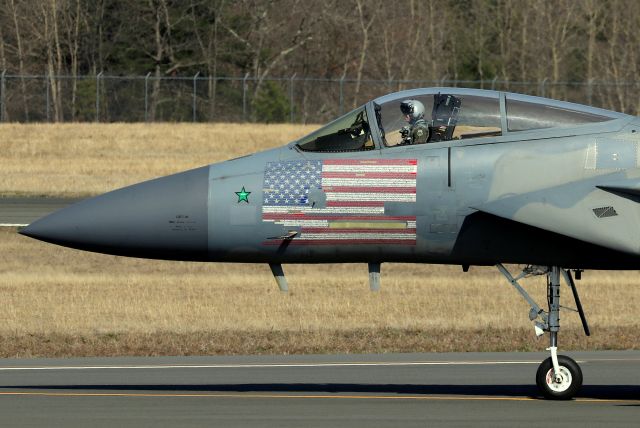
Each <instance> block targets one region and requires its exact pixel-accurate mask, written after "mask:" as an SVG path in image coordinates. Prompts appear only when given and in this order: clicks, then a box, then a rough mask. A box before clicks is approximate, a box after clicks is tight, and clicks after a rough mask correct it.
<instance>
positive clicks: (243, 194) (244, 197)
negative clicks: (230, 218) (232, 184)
mask: <svg viewBox="0 0 640 428" xmlns="http://www.w3.org/2000/svg"><path fill="white" fill-rule="evenodd" d="M234 193H235V194H236V195H238V203H240V202H242V201H245V202H246V203H249V195H250V194H251V192H247V191H246V190H244V186H242V190H241V191H239V192H234Z"/></svg>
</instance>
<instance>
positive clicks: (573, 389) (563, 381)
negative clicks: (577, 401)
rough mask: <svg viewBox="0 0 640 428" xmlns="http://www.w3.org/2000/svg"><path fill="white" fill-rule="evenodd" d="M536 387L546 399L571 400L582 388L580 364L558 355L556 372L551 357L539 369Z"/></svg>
mask: <svg viewBox="0 0 640 428" xmlns="http://www.w3.org/2000/svg"><path fill="white" fill-rule="evenodd" d="M536 385H538V389H539V390H540V392H541V393H542V395H543V396H544V397H545V398H549V399H552V400H570V399H571V398H573V397H574V396H575V395H576V393H577V392H578V390H579V389H580V386H582V370H580V366H579V365H578V363H576V362H575V361H574V360H573V359H571V358H569V357H567V356H566V355H558V369H557V370H556V369H554V368H553V361H552V360H551V357H549V358H547V359H546V360H544V361H543V362H542V364H540V366H539V367H538V371H537V372H536Z"/></svg>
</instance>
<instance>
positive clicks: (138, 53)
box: [0, 0, 640, 120]
mask: <svg viewBox="0 0 640 428" xmlns="http://www.w3.org/2000/svg"><path fill="white" fill-rule="evenodd" d="M0 5H1V6H0V72H1V71H2V70H6V73H8V74H13V75H47V76H49V78H50V79H51V80H50V85H48V89H47V90H48V91H49V93H50V101H49V102H50V103H51V106H52V109H53V114H54V119H57V120H61V119H62V114H63V110H64V109H63V100H64V102H67V101H68V99H71V102H72V103H75V100H76V98H78V97H79V91H80V92H82V91H83V90H85V91H89V92H91V91H92V90H94V89H93V88H84V89H83V88H82V87H78V82H77V81H76V80H75V79H72V80H71V81H70V83H65V82H66V81H63V80H60V79H56V78H55V77H54V76H57V75H58V76H59V75H68V76H71V77H74V76H78V75H97V74H98V73H100V72H103V73H104V74H109V75H146V74H147V73H151V76H153V77H155V79H153V80H152V81H151V88H150V101H149V103H150V104H149V109H150V112H149V114H150V115H152V116H153V115H154V114H155V111H154V109H156V108H157V103H158V100H159V96H160V95H159V94H160V85H161V80H160V79H159V78H160V77H163V76H194V75H195V74H196V73H200V74H199V75H200V76H210V77H217V76H245V75H249V76H251V77H252V79H255V81H253V84H252V86H251V92H252V93H251V99H252V100H257V99H260V94H264V93H268V94H269V97H270V98H273V97H278V96H279V97H285V96H286V95H285V93H284V91H285V89H282V88H281V87H276V88H274V85H270V84H269V82H270V80H269V79H270V78H273V77H288V76H293V75H295V76H296V77H323V78H337V79H340V78H347V79H350V81H351V82H352V85H351V88H350V91H349V92H348V99H347V100H346V102H347V104H349V105H351V104H356V103H359V102H361V101H363V99H362V98H363V95H367V96H368V95H370V94H369V93H367V94H363V87H364V82H366V81H367V80H369V79H374V80H387V81H398V80H400V81H404V80H474V81H475V80H483V81H491V80H493V79H496V80H497V81H500V82H502V83H501V87H502V88H505V89H511V90H515V91H518V83H517V82H539V83H544V84H545V85H547V86H546V87H548V91H547V92H546V94H545V95H547V96H551V97H556V98H571V95H570V94H568V92H567V91H571V84H566V83H565V82H585V83H587V82H589V83H593V84H594V85H592V86H589V91H595V93H593V94H592V93H590V94H589V101H592V100H594V101H593V103H594V104H598V105H601V106H604V107H607V108H613V109H616V110H621V111H627V112H637V111H638V110H639V108H638V107H639V103H640V101H639V100H640V97H638V88H637V86H638V85H636V84H635V81H636V79H637V76H638V70H639V64H640V48H639V47H640V30H639V28H640V2H638V1H637V0H554V1H550V0H526V1H525V0H423V1H418V0H406V1H384V0H369V1H365V0H324V1H306V0H273V1H266V0H265V1H259V0H236V1H230V0H208V1H205V0H182V1H178V0H175V1H172V0H120V1H116V0H22V1H19V0H0ZM510 82H512V83H510ZM561 82H562V84H560V83H561ZM220 84H221V83H220V82H219V81H218V79H209V80H207V91H208V96H207V100H208V103H209V104H210V110H211V111H212V112H213V111H214V109H215V106H216V103H217V101H216V97H224V96H225V92H224V91H220V90H219V88H217V86H218V85H220ZM22 85H23V88H22V90H23V95H24V97H25V98H26V96H27V95H26V93H27V89H26V83H25V81H24V80H23V81H22ZM63 86H64V88H63ZM407 86H411V85H410V83H408V84H407ZM393 89H398V88H393ZM94 92H95V91H94ZM229 96H231V95H229ZM236 96H237V95H236ZM76 110H77V108H76Z"/></svg>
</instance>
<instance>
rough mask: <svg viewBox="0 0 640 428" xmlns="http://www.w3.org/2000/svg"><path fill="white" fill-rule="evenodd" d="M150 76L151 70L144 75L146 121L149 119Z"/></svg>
mask: <svg viewBox="0 0 640 428" xmlns="http://www.w3.org/2000/svg"><path fill="white" fill-rule="evenodd" d="M149 76H151V72H148V73H147V75H146V76H144V121H145V122H148V121H149Z"/></svg>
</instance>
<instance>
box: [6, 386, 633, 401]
mask: <svg viewBox="0 0 640 428" xmlns="http://www.w3.org/2000/svg"><path fill="white" fill-rule="evenodd" d="M0 389H31V390H34V389H36V390H55V391H78V390H91V391H119V392H122V391H126V392H136V391H141V392H142V391H145V392H148V391H154V392H247V393H249V392H262V393H268V392H274V393H275V392H279V393H283V392H284V393H316V394H340V393H351V394H406V395H467V396H495V397H532V398H537V397H539V394H538V391H537V388H536V387H535V385H412V384H357V383H243V384H216V385H12V386H0ZM577 398H594V399H609V400H639V399H640V386H638V385H585V386H583V387H582V388H581V390H580V393H579V394H578V395H577Z"/></svg>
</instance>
